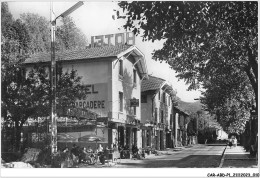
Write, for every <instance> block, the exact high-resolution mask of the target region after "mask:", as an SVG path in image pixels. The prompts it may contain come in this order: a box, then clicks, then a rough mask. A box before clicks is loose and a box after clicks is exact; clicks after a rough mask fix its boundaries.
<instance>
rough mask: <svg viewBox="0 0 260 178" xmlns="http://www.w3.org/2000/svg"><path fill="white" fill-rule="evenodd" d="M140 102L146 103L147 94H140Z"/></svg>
mask: <svg viewBox="0 0 260 178" xmlns="http://www.w3.org/2000/svg"><path fill="white" fill-rule="evenodd" d="M141 103H147V95H141Z"/></svg>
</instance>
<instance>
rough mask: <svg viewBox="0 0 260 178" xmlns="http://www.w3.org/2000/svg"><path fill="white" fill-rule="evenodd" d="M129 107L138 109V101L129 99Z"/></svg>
mask: <svg viewBox="0 0 260 178" xmlns="http://www.w3.org/2000/svg"><path fill="white" fill-rule="evenodd" d="M130 107H139V99H136V98H133V99H130Z"/></svg>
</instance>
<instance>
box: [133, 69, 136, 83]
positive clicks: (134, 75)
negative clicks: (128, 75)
mask: <svg viewBox="0 0 260 178" xmlns="http://www.w3.org/2000/svg"><path fill="white" fill-rule="evenodd" d="M133 82H134V84H136V70H135V69H134V70H133Z"/></svg>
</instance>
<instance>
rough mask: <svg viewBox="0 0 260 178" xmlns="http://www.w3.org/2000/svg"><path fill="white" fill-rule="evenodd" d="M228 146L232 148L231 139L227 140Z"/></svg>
mask: <svg viewBox="0 0 260 178" xmlns="http://www.w3.org/2000/svg"><path fill="white" fill-rule="evenodd" d="M228 146H229V147H230V149H231V148H232V139H231V138H229V139H228Z"/></svg>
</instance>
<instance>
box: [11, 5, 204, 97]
mask: <svg viewBox="0 0 260 178" xmlns="http://www.w3.org/2000/svg"><path fill="white" fill-rule="evenodd" d="M75 3H76V1H70V2H68V1H67V2H61V1H58V2H53V11H54V13H55V15H56V16H58V15H60V14H61V13H63V12H64V11H66V10H67V9H68V8H70V7H71V6H73V5H74V4H75ZM8 6H9V10H10V12H11V13H12V15H13V17H14V18H15V19H17V18H19V17H20V14H22V13H27V12H30V13H37V14H39V15H41V16H44V17H45V18H46V19H47V20H50V2H47V1H45V2H23V1H19V2H8ZM113 9H116V10H118V9H119V8H118V6H117V3H116V2H112V1H111V2H110V1H105V2H104V1H103V2H84V5H83V6H81V7H80V8H78V9H77V10H76V11H74V12H73V13H72V14H70V16H71V17H72V18H73V20H74V21H75V23H76V25H77V27H78V28H79V29H80V30H82V32H83V33H84V34H85V35H86V37H87V39H88V42H89V43H90V38H91V36H98V35H106V34H116V33H124V32H126V31H125V30H124V29H123V28H122V25H123V24H124V20H123V19H122V20H113V19H112V15H115V11H113ZM59 23H61V22H60V21H59V20H57V24H58V25H59ZM162 46H163V42H162V41H156V42H154V43H152V42H143V41H142V39H141V37H140V36H137V37H136V47H137V48H138V49H140V50H141V51H142V53H143V54H144V55H145V59H146V65H147V69H148V74H150V75H153V76H156V77H160V78H163V79H165V80H166V81H167V82H169V83H170V84H172V86H173V88H174V89H175V90H176V91H177V96H178V97H179V98H181V100H182V101H185V102H194V99H195V98H198V97H199V96H200V95H201V94H200V91H187V88H188V85H185V82H184V81H183V80H180V81H178V79H177V78H176V77H175V76H176V73H175V71H174V70H172V69H170V68H169V65H168V64H166V63H164V62H163V63H160V62H158V61H154V60H153V59H152V54H151V53H152V52H153V50H155V49H160V48H162Z"/></svg>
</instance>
